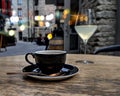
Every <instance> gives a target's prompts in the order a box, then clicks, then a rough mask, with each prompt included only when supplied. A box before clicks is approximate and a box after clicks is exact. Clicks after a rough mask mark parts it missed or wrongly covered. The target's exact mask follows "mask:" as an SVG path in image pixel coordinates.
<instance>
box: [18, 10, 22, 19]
mask: <svg viewBox="0 0 120 96" xmlns="http://www.w3.org/2000/svg"><path fill="white" fill-rule="evenodd" d="M21 16H22V10H21V9H18V17H21Z"/></svg>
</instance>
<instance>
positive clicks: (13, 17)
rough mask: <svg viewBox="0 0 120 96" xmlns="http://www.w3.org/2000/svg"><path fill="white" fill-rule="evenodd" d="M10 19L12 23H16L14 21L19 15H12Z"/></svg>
mask: <svg viewBox="0 0 120 96" xmlns="http://www.w3.org/2000/svg"><path fill="white" fill-rule="evenodd" d="M10 21H11V22H12V23H16V22H18V21H19V17H18V16H12V17H10Z"/></svg>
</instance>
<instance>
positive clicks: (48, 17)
mask: <svg viewBox="0 0 120 96" xmlns="http://www.w3.org/2000/svg"><path fill="white" fill-rule="evenodd" d="M53 18H54V15H53V14H50V15H47V16H46V20H48V21H50V20H52V19H53Z"/></svg>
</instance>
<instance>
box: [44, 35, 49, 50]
mask: <svg viewBox="0 0 120 96" xmlns="http://www.w3.org/2000/svg"><path fill="white" fill-rule="evenodd" d="M47 35H48V34H45V37H44V40H45V45H46V47H45V50H47V49H48V46H49V39H48V37H47Z"/></svg>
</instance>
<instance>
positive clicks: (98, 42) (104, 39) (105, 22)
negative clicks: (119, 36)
mask: <svg viewBox="0 0 120 96" xmlns="http://www.w3.org/2000/svg"><path fill="white" fill-rule="evenodd" d="M116 11H117V5H116V0H97V6H96V19H97V24H98V29H97V31H96V33H95V34H94V36H93V37H92V38H91V39H90V40H89V45H90V46H89V50H88V51H89V53H92V52H93V51H94V50H95V49H97V48H100V47H102V46H107V45H112V44H114V43H115V32H116V29H115V28H116Z"/></svg>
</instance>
